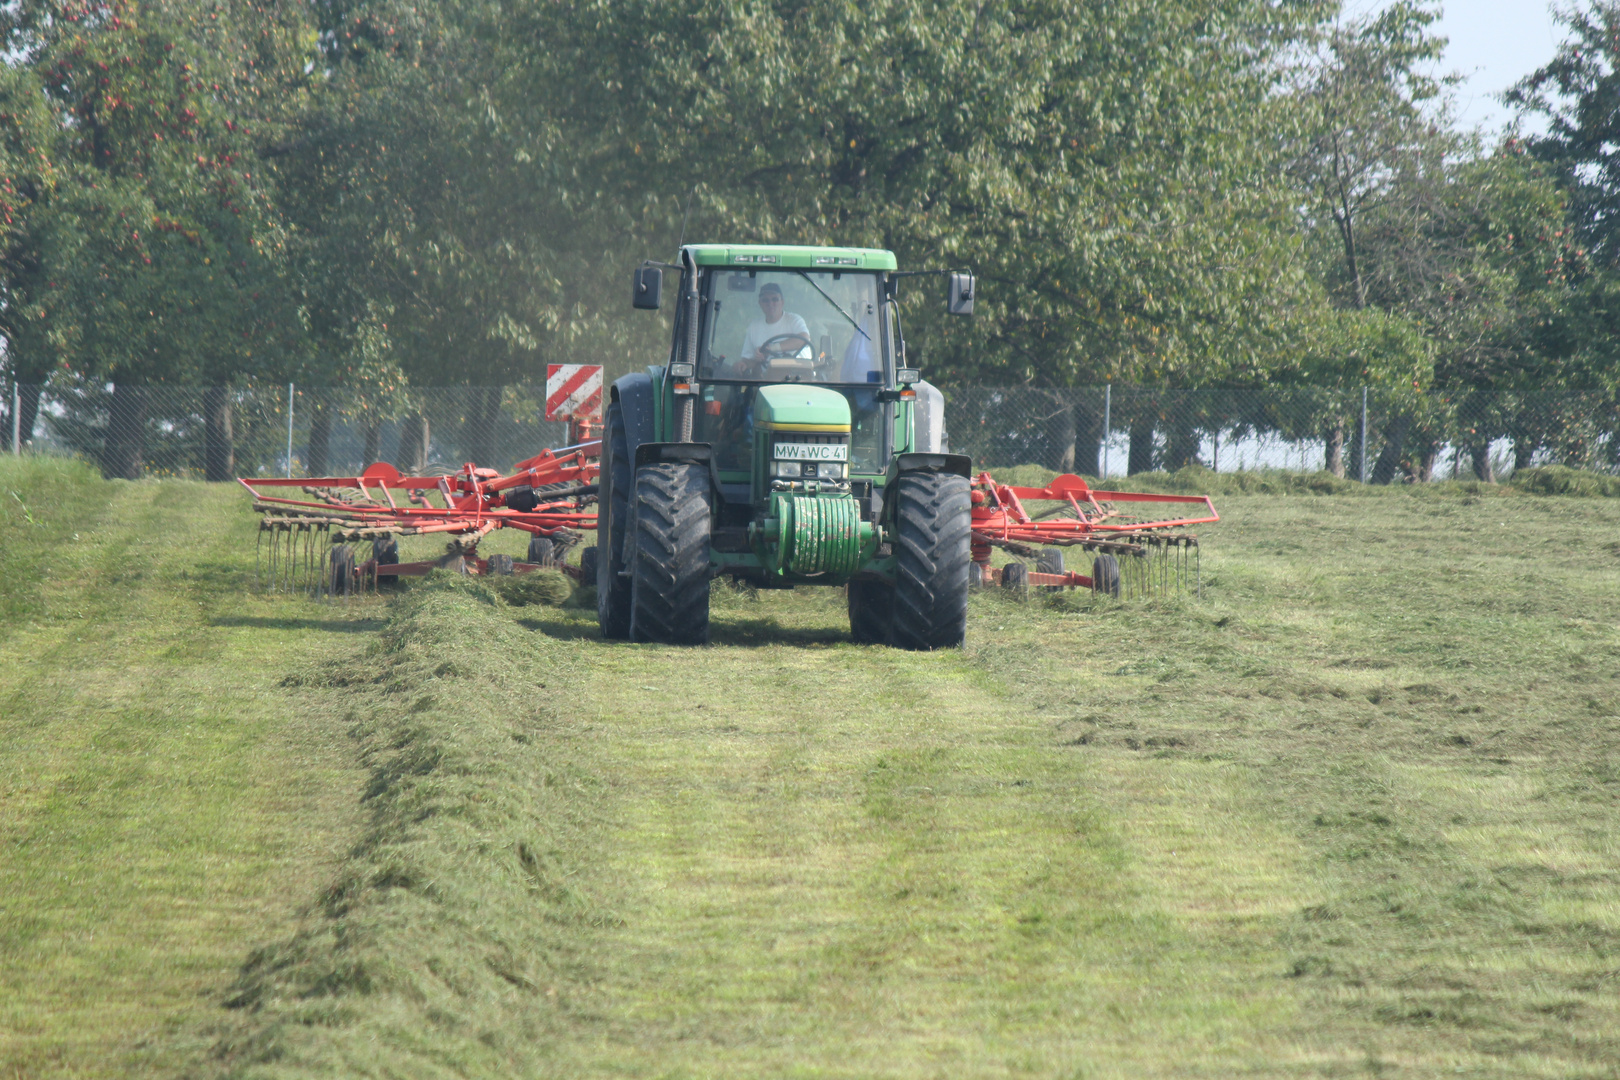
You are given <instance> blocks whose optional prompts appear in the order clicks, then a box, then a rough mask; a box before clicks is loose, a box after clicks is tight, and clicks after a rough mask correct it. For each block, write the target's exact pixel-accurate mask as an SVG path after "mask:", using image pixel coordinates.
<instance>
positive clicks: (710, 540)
mask: <svg viewBox="0 0 1620 1080" xmlns="http://www.w3.org/2000/svg"><path fill="white" fill-rule="evenodd" d="M679 259H680V261H679V263H677V264H663V263H653V262H648V263H646V264H645V265H643V266H642V267H640V268H639V269H637V271H636V273H635V280H634V285H633V290H632V303H633V305H634V306H635V307H637V308H642V309H649V310H657V309H658V307H659V306H660V299H661V292H662V285H663V270H665V269H669V270H673V271H678V272H679V274H680V279H679V280H680V296H679V299H678V301H677V309H676V313H675V330H674V341H673V344H672V345H671V348H670V355H669V361H668V362H667V363H665V364H662V365H653V366H650V367H648V368H647V370H646V372H645V373H641V372H638V373H635V374H632V375H627V376H625V377H624V378H622V379H619V380H618V381H617V382H615V383H614V384H613V386H612V388H611V390H610V392H609V401H608V407H607V417H606V421H605V423H604V427H603V432H602V439H603V444H602V473H601V479H600V483H601V487H600V494H599V498H598V522H597V548H596V551H595V559H594V561H595V563H596V596H597V618H598V620H599V622H600V623H601V627H602V634H603V635H604V636H605V637H609V638H620V639H625V638H627V639H629V640H631V641H647V642H665V643H669V644H680V645H699V644H703V643H705V642H707V641H708V639H709V583H710V581H711V580H712V579H713V578H715V577H718V576H728V577H731V578H733V579H735V580H738V581H742V582H749V583H752V584H754V585H755V586H757V587H759V588H764V589H783V588H794V587H795V586H799V585H828V586H837V587H844V588H846V589H847V593H848V597H849V624H850V631H851V633H852V635H853V636H854V638H855V640H856V641H858V642H862V643H865V644H888V645H894V646H897V647H899V648H904V649H940V648H951V647H954V646H959V645H961V644H962V638H963V635H964V632H965V629H966V623H967V594H968V566H969V555H968V538H969V471H968V470H969V461H968V459H967V458H966V457H963V456H960V455H954V454H949V453H945V452H944V449H945V447H944V445H943V444H944V431H943V426H944V399H943V397H942V396H941V395H940V393H939V391H938V390H936V389H934V388H933V387H931V386H929V385H928V384H927V383H925V382H923V381H922V380H921V378H920V377H919V374H918V372H917V371H916V370H915V369H914V368H908V367H907V366H905V342H904V340H903V339H902V337H901V333H900V319H899V311H898V306H897V304H896V302H895V300H896V295H897V293H898V290H899V286H900V281H901V279H902V278H903V277H907V276H913V274H915V273H918V272H912V273H911V274H908V273H902V272H899V271H897V269H896V264H895V258H894V255H893V254H892V253H891V252H888V251H876V250H870V249H864V248H821V247H781V246H728V245H720V244H691V245H686V246H684V247H682V248H681V251H680V257H679ZM924 273H927V272H924ZM940 273H944V272H940ZM948 276H949V279H950V286H949V301H948V307H947V310H948V311H949V312H950V313H952V314H957V315H970V314H972V311H973V291H974V281H973V277H972V275H970V274H966V273H949V274H948Z"/></svg>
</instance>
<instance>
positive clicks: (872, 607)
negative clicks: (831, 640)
mask: <svg viewBox="0 0 1620 1080" xmlns="http://www.w3.org/2000/svg"><path fill="white" fill-rule="evenodd" d="M893 621H894V590H893V589H891V588H889V585H888V583H887V582H883V581H869V580H866V579H862V578H857V579H856V580H854V581H852V582H850V583H849V636H850V637H851V638H853V639H854V640H855V644H857V645H887V644H888V643H889V626H890V624H891V623H893Z"/></svg>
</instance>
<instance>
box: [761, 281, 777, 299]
mask: <svg viewBox="0 0 1620 1080" xmlns="http://www.w3.org/2000/svg"><path fill="white" fill-rule="evenodd" d="M781 295H782V286H780V285H778V284H776V283H775V282H770V281H767V282H766V283H765V284H763V285H761V286H760V287H759V298H760V299H761V300H763V299H765V298H766V297H767V296H781Z"/></svg>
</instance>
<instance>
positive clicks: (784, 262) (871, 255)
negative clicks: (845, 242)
mask: <svg viewBox="0 0 1620 1080" xmlns="http://www.w3.org/2000/svg"><path fill="white" fill-rule="evenodd" d="M686 250H688V251H690V252H691V253H692V258H693V260H694V261H695V262H696V263H697V264H698V265H699V266H748V267H759V268H762V269H763V268H769V267H783V268H786V269H790V270H894V269H898V267H899V264H898V263H896V262H895V259H894V252H892V251H884V250H882V249H880V248H846V247H805V246H802V245H796V244H688V245H686Z"/></svg>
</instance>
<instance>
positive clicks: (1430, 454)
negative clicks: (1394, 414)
mask: <svg viewBox="0 0 1620 1080" xmlns="http://www.w3.org/2000/svg"><path fill="white" fill-rule="evenodd" d="M1439 457H1440V444H1439V443H1438V442H1436V441H1435V440H1434V439H1424V440H1423V442H1422V443H1421V444H1420V446H1419V449H1418V460H1417V475H1416V476H1415V477H1413V479H1415V480H1416V481H1417V482H1418V483H1420V484H1427V483H1428V482H1429V481H1430V480H1433V479H1434V463H1435V461H1436V460H1437V459H1438V458H1439Z"/></svg>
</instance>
